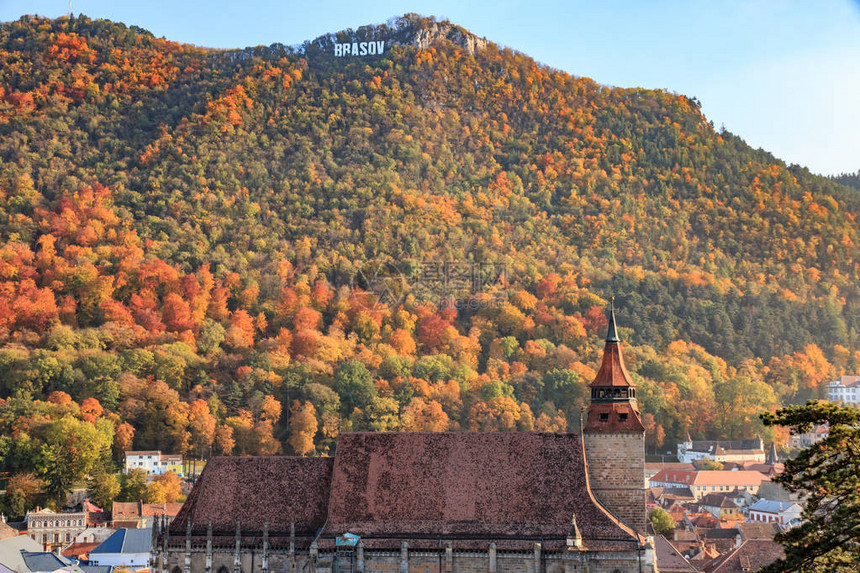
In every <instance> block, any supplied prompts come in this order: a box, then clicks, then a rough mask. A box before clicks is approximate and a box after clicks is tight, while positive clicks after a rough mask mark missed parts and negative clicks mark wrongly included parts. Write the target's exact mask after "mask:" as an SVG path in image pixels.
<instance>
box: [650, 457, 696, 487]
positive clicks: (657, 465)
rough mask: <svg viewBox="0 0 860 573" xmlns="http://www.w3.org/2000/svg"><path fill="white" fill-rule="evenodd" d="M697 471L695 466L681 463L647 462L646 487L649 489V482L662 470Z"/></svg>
mask: <svg viewBox="0 0 860 573" xmlns="http://www.w3.org/2000/svg"><path fill="white" fill-rule="evenodd" d="M694 469H696V467H695V466H694V465H693V464H687V463H681V462H645V487H649V480H650V479H651V478H652V477H653V476H654V475H655V474H656V473H657V472H659V471H661V470H685V471H692V470H694Z"/></svg>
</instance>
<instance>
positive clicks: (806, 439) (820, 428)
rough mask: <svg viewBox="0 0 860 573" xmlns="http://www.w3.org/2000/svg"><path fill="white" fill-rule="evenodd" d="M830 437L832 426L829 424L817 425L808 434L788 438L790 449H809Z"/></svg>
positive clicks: (793, 435) (792, 435)
mask: <svg viewBox="0 0 860 573" xmlns="http://www.w3.org/2000/svg"><path fill="white" fill-rule="evenodd" d="M829 435H830V426H829V425H827V424H816V425H815V426H813V427H812V429H810V430H809V431H808V432H804V433H802V434H791V437H789V438H788V446H789V447H790V448H796V449H797V448H808V447H809V446H813V445H815V444H817V443H818V442H823V441H824V440H826V439H827V436H829Z"/></svg>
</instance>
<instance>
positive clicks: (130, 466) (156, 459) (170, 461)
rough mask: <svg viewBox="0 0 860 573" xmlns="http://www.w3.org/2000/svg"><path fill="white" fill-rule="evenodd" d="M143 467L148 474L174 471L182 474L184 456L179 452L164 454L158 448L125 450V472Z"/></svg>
mask: <svg viewBox="0 0 860 573" xmlns="http://www.w3.org/2000/svg"><path fill="white" fill-rule="evenodd" d="M135 469H142V470H146V472H147V473H148V474H153V475H161V474H165V473H167V472H173V473H175V474H177V475H182V456H181V455H179V454H162V453H161V452H160V451H158V450H151V451H142V452H131V451H129V452H125V470H124V472H125V473H128V472H129V471H130V470H135Z"/></svg>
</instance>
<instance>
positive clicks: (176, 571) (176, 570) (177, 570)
mask: <svg viewBox="0 0 860 573" xmlns="http://www.w3.org/2000/svg"><path fill="white" fill-rule="evenodd" d="M170 573H182V569H180V568H179V565H177V566H176V567H174V568H173V569H171V570H170Z"/></svg>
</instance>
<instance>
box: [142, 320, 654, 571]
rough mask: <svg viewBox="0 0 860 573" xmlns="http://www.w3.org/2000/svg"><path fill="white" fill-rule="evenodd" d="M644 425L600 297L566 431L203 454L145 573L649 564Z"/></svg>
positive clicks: (376, 438) (376, 436)
mask: <svg viewBox="0 0 860 573" xmlns="http://www.w3.org/2000/svg"><path fill="white" fill-rule="evenodd" d="M644 456H645V429H644V427H643V425H642V421H641V418H640V415H639V410H638V407H637V403H636V387H635V385H634V384H633V382H632V380H631V378H630V375H629V373H628V372H627V368H626V367H625V365H624V357H623V355H622V352H621V346H620V339H619V337H618V333H617V329H616V324H615V313H614V309H612V308H611V307H610V312H609V327H608V332H607V336H606V344H605V348H604V351H603V360H602V363H601V366H600V370H599V372H598V373H597V376H596V377H595V379H594V381H593V382H592V383H591V404H590V407H589V409H588V414H587V417H586V419H585V422H584V424H583V427H582V431H581V433H537V432H521V433H477V432H458V433H363V432H356V433H345V434H342V435H341V436H340V437H339V438H338V444H337V451H336V453H335V455H334V457H325V458H320V457H317V458H302V457H286V456H273V457H223V458H215V459H213V460H211V461H210V462H209V463H208V464H207V465H206V468H205V469H204V471H203V473H202V475H201V476H200V478H199V480H198V481H197V483H196V484H195V485H194V488H193V489H192V491H191V493H190V495H189V496H188V499H187V501H186V502H185V505H184V506H183V508H182V510H181V511H180V512H179V514H178V515H177V516H176V518H175V519H174V521H173V522H172V523H171V524H170V526H169V527H165V526H163V525H162V524H155V525H154V526H153V532H152V535H153V550H152V556H151V560H152V562H151V569H152V571H153V573H281V572H284V573H286V572H292V571H307V572H311V573H323V572H325V573H340V572H359V573H377V572H379V573H382V572H385V573H407V572H411V573H458V572H469V573H472V572H479V571H480V572H491V573H502V572H514V571H516V572H528V573H544V572H545V573H557V572H558V573H562V572H564V573H570V572H584V573H604V572H605V573H628V572H629V573H633V572H636V573H644V572H649V573H653V572H655V571H656V567H655V557H654V551H653V543H652V539H651V538H650V537H649V536H648V532H647V523H648V518H647V514H646V509H645V487H644Z"/></svg>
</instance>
